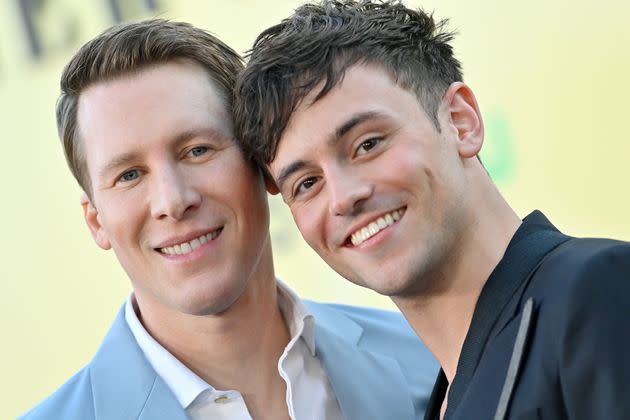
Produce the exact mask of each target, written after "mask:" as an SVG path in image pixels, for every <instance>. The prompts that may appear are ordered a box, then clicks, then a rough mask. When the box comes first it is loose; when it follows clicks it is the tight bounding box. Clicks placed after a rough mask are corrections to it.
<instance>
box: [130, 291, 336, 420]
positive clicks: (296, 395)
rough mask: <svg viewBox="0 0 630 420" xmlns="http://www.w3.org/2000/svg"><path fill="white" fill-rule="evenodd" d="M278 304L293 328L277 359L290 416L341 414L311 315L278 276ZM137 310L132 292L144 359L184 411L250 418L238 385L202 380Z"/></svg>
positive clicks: (295, 419)
mask: <svg viewBox="0 0 630 420" xmlns="http://www.w3.org/2000/svg"><path fill="white" fill-rule="evenodd" d="M278 304H279V306H280V311H281V312H282V315H283V317H284V320H285V322H286V323H287V327H288V329H289V333H290V334H291V339H290V341H289V344H287V346H286V347H285V349H284V352H283V353H282V356H281V357H280V360H279V361H278V372H279V373H280V376H281V377H282V378H283V379H284V381H285V382H286V385H287V395H286V401H287V407H288V408H289V416H290V417H291V419H292V420H307V419H312V420H322V419H330V420H337V419H343V415H342V414H341V409H340V408H339V403H338V402H337V398H336V397H335V393H334V391H333V389H332V387H331V385H330V383H329V382H328V376H327V375H326V371H325V370H324V368H323V366H322V364H321V362H320V361H319V359H318V358H317V354H316V350H315V322H316V320H315V318H314V316H313V315H312V314H310V313H309V311H308V309H307V308H306V306H305V305H304V304H303V303H302V301H301V300H300V298H299V297H298V296H297V295H296V294H295V293H294V292H293V291H292V290H291V289H289V287H288V286H287V285H286V284H284V283H283V282H281V281H278ZM136 311H137V307H136V303H135V299H134V297H133V294H131V295H130V296H129V298H128V299H127V303H126V305H125V319H126V321H127V324H128V325H129V328H130V329H131V332H132V333H133V335H134V337H135V339H136V341H137V342H138V346H140V348H141V349H142V351H143V353H144V355H145V356H146V358H147V360H148V361H149V363H150V364H151V366H152V367H153V369H155V371H156V372H157V373H158V375H160V377H161V378H162V379H163V380H164V382H165V383H166V384H167V385H168V386H169V387H170V389H171V391H173V394H175V397H176V398H177V399H178V401H179V402H180V404H181V405H182V407H183V408H184V410H185V411H186V414H187V415H188V417H190V418H191V419H192V420H202V419H217V420H228V419H229V420H251V415H250V413H249V410H248V409H247V406H246V405H245V400H244V399H243V396H242V395H241V394H240V392H238V390H218V389H215V388H213V387H212V386H211V385H209V384H208V383H206V382H205V381H204V380H203V379H201V378H200V377H199V376H197V375H196V374H195V373H194V372H193V371H191V370H190V369H188V368H187V367H186V366H185V365H184V364H183V363H182V362H180V361H179V360H177V359H176V358H175V356H173V355H172V354H171V353H169V352H168V351H167V350H166V349H165V348H164V347H162V346H161V345H160V344H159V343H158V342H157V341H155V339H154V338H153V337H151V335H149V333H148V332H147V331H146V330H145V329H144V327H143V326H142V324H141V323H140V321H139V320H138V316H137V313H136ZM208 351H209V352H210V351H212V349H208ZM253 374H255V373H253Z"/></svg>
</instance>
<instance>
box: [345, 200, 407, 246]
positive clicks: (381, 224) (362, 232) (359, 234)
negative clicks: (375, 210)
mask: <svg viewBox="0 0 630 420" xmlns="http://www.w3.org/2000/svg"><path fill="white" fill-rule="evenodd" d="M406 209H407V207H401V208H399V209H397V210H394V211H391V212H389V213H386V214H384V215H382V216H380V217H378V218H377V219H375V220H373V221H372V222H370V223H369V224H368V225H366V226H364V227H362V228H361V229H359V230H357V231H356V232H354V233H353V234H352V235H350V238H348V241H346V243H347V244H348V245H350V244H352V245H353V246H358V245H361V244H362V243H363V242H365V241H367V240H368V239H370V238H371V237H372V236H374V235H376V234H377V233H379V232H380V231H381V230H383V229H385V228H387V227H389V226H391V225H393V224H394V223H396V222H398V221H399V220H400V219H401V218H402V217H403V214H405V210H406Z"/></svg>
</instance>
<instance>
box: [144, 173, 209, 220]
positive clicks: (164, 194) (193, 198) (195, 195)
mask: <svg viewBox="0 0 630 420" xmlns="http://www.w3.org/2000/svg"><path fill="white" fill-rule="evenodd" d="M200 203H201V194H200V193H199V191H198V190H197V189H196V188H195V186H194V185H193V184H192V183H191V182H190V181H189V180H187V179H186V176H185V175H184V174H182V173H180V172H179V171H177V168H161V169H160V171H159V172H156V173H155V176H154V185H153V188H152V191H151V215H152V216H153V217H154V218H156V219H166V218H170V219H175V220H181V219H182V218H184V217H185V215H186V214H187V213H188V212H190V211H191V210H193V209H195V208H198V207H199V205H200Z"/></svg>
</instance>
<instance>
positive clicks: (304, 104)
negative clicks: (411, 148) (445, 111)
mask: <svg viewBox="0 0 630 420" xmlns="http://www.w3.org/2000/svg"><path fill="white" fill-rule="evenodd" d="M323 84H324V82H323V81H322V82H321V83H320V84H319V85H318V86H316V87H315V88H314V89H313V90H312V91H311V92H309V93H308V94H307V95H306V96H305V97H304V98H303V99H302V100H301V101H300V102H299V103H298V106H297V107H296V109H295V111H294V112H293V113H292V115H291V118H290V119H289V122H288V124H287V127H286V128H285V130H284V132H283V133H282V135H281V137H280V140H279V142H278V148H277V153H276V156H275V158H274V162H275V161H277V160H279V159H280V160H281V159H283V155H291V154H293V153H296V152H297V151H298V150H299V149H301V148H304V147H307V146H311V145H313V146H314V145H319V144H321V143H322V142H324V141H325V140H330V139H331V138H332V137H334V135H335V133H337V132H339V129H340V128H343V125H344V124H346V123H348V122H350V121H352V119H353V118H355V117H356V116H358V115H365V114H372V115H374V116H379V117H383V116H391V117H394V118H397V119H399V120H405V119H407V120H413V119H417V118H418V111H421V112H422V113H424V111H423V108H422V106H421V104H420V103H419V101H418V100H417V97H416V95H415V93H414V92H411V91H409V90H406V89H403V88H401V87H400V86H398V85H397V84H396V82H395V81H394V79H393V77H392V76H391V74H390V73H389V72H388V71H387V70H385V69H383V68H381V67H380V66H377V65H355V66H352V67H350V68H349V69H348V70H347V71H346V72H345V75H344V77H343V78H342V79H341V80H340V81H339V82H338V83H337V84H336V85H335V86H334V87H333V88H332V89H331V90H330V91H329V92H327V93H326V94H325V95H324V96H323V97H321V98H320V99H318V100H315V99H316V97H317V95H318V94H319V92H320V90H321V88H322V86H323ZM381 119H382V118H381ZM342 131H343V130H342ZM274 162H272V165H273V163H274Z"/></svg>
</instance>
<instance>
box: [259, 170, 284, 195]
mask: <svg viewBox="0 0 630 420" xmlns="http://www.w3.org/2000/svg"><path fill="white" fill-rule="evenodd" d="M263 176H264V177H265V188H266V189H267V192H268V193H269V194H271V195H276V194H278V193H279V192H280V189H279V188H278V185H276V181H274V180H273V178H272V177H271V174H270V173H269V171H268V170H264V171H263Z"/></svg>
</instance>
